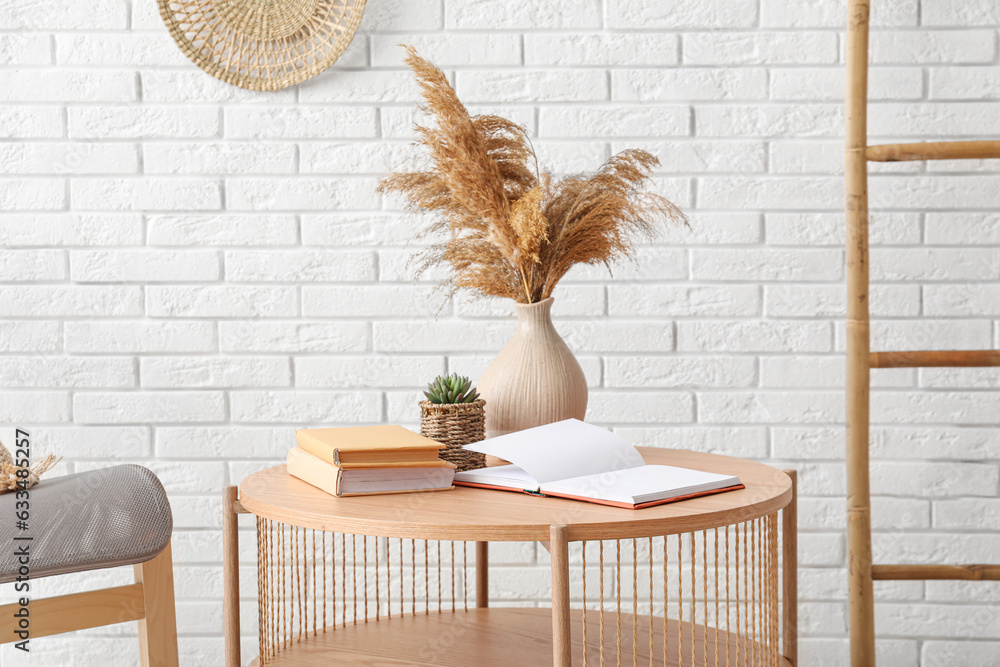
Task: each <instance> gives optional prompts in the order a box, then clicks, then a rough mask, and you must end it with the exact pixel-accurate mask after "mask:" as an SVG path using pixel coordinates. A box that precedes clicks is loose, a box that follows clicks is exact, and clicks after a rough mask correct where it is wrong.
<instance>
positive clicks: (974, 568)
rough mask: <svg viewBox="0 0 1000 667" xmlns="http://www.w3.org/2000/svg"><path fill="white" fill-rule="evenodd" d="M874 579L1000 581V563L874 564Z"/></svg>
mask: <svg viewBox="0 0 1000 667" xmlns="http://www.w3.org/2000/svg"><path fill="white" fill-rule="evenodd" d="M872 579H876V580H882V581H887V580H893V581H898V580H902V579H919V580H926V579H961V580H966V581H1000V565H872Z"/></svg>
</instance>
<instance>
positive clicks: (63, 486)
mask: <svg viewBox="0 0 1000 667" xmlns="http://www.w3.org/2000/svg"><path fill="white" fill-rule="evenodd" d="M24 500H25V499H24V498H23V497H21V498H18V497H17V494H15V493H13V492H8V493H5V494H3V495H0V515H2V516H4V517H6V520H4V521H2V522H0V543H2V544H4V545H5V548H4V549H3V551H2V552H0V583H7V582H14V583H15V586H16V588H15V591H16V595H18V596H19V597H22V596H23V597H27V598H30V602H29V604H28V605H27V606H26V607H22V605H21V604H20V601H18V602H14V603H12V604H7V605H3V606H0V644H8V643H15V644H18V643H20V642H24V641H25V640H26V639H27V640H29V641H30V640H35V639H38V638H40V637H47V636H49V635H55V634H61V633H63V632H72V631H74V630H85V629H88V628H96V627H100V626H104V625H113V624H116V623H124V622H127V621H138V622H139V649H140V656H141V664H142V666H143V667H178V656H177V621H176V616H175V613H176V612H175V610H174V578H173V570H172V560H171V556H170V536H171V533H172V531H173V519H172V516H171V513H170V505H169V503H168V502H167V496H166V494H165V493H164V491H163V486H162V485H161V484H160V482H159V480H158V479H157V478H156V476H155V475H153V473H152V472H150V471H149V470H147V469H146V468H143V467H141V466H136V465H121V466H114V467H112V468H105V469H103V470H95V471H93V472H86V473H79V474H76V475H66V476H64V477H55V478H52V479H46V480H45V481H43V482H42V483H41V484H40V485H38V486H37V487H34V488H32V489H30V490H29V494H28V499H27V502H28V505H27V507H28V515H27V518H26V528H23V527H20V526H18V525H17V524H16V523H15V504H16V503H17V502H24ZM23 507H24V506H23V505H22V506H17V509H18V511H20V510H22V509H23ZM21 545H24V549H26V550H27V552H28V555H27V556H26V557H25V556H23V555H22V556H19V555H17V552H16V548H15V547H20V546H21ZM25 560H26V561H27V562H25ZM125 565H132V566H133V568H134V570H135V583H133V584H129V585H126V586H118V587H115V588H106V589H102V590H96V591H87V592H84V593H74V594H70V595H60V596H58V597H50V598H40V599H36V598H35V596H34V595H33V594H32V588H33V584H34V581H35V580H37V579H39V578H41V577H46V576H51V575H56V574H70V573H76V572H84V571H88V570H95V569H101V568H109V567H120V566H125ZM25 586H27V588H25ZM24 609H26V610H27V611H23V610H24ZM27 648H28V649H29V650H32V651H35V650H37V649H35V648H34V647H32V646H30V644H29V645H27Z"/></svg>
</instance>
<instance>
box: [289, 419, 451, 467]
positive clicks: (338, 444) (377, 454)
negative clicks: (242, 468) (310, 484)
mask: <svg viewBox="0 0 1000 667" xmlns="http://www.w3.org/2000/svg"><path fill="white" fill-rule="evenodd" d="M295 439H296V441H298V443H299V447H301V448H302V449H304V450H306V451H307V452H309V453H310V454H312V455H314V456H318V457H319V458H321V459H323V460H324V461H328V462H330V463H333V464H335V465H340V464H342V463H378V464H380V465H387V464H390V463H391V464H402V465H405V466H409V465H411V464H412V463H414V462H417V461H435V460H437V458H438V450H439V449H443V448H444V445H442V444H441V443H439V442H436V441H434V440H431V439H430V438H425V437H424V436H422V435H420V434H419V433H414V432H413V431H411V430H409V429H406V428H403V427H402V426H396V425H383V426H348V427H344V428H304V429H299V430H298V431H296V432H295Z"/></svg>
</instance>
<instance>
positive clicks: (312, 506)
mask: <svg viewBox="0 0 1000 667" xmlns="http://www.w3.org/2000/svg"><path fill="white" fill-rule="evenodd" d="M639 450H640V451H641V452H642V455H643V457H644V458H645V459H646V462H647V463H658V464H665V465H677V466H683V467H687V468H693V469H696V470H705V471H710V472H718V473H727V474H734V475H738V476H739V478H740V480H741V481H742V482H743V483H744V484H745V485H746V488H745V489H741V490H738V491H730V492H727V493H720V494H717V495H712V496H706V497H702V498H694V499H691V500H685V501H682V502H677V503H671V504H667V505H661V506H658V507H649V508H646V509H641V510H627V509H619V508H615V507H606V506H602V505H594V504H592V503H584V502H579V501H574V500H563V499H559V498H540V497H537V496H530V495H527V494H519V493H511V492H504V491H491V490H487V489H471V488H457V489H455V490H454V491H451V492H449V493H408V494H401V495H379V496H363V497H356V498H336V497H334V496H330V495H328V494H326V493H324V492H323V491H320V490H319V489H317V488H315V487H312V486H310V485H309V484H306V483H305V482H303V481H301V480H298V479H295V478H294V477H291V476H289V475H288V474H287V473H286V472H285V467H284V466H276V467H274V468H269V469H267V470H263V471H261V472H259V473H255V474H253V475H251V476H250V477H248V478H247V479H245V480H244V481H243V483H242V484H240V502H241V503H242V504H243V506H244V507H245V508H246V509H247V510H249V511H250V512H253V513H254V514H256V515H258V516H262V517H266V518H269V519H272V520H275V521H280V522H283V523H286V524H291V525H295V526H301V527H304V528H315V529H318V530H328V531H340V532H348V533H356V534H365V535H379V536H383V537H402V538H414V539H431V540H470V541H475V540H480V541H483V540H485V541H528V540H542V541H544V540H547V539H549V528H550V526H552V525H556V524H564V525H566V526H567V527H568V533H569V540H571V541H578V540H585V539H586V540H595V539H616V538H619V539H625V538H632V537H647V536H651V535H673V534H676V533H683V532H689V531H692V530H702V529H707V528H713V527H716V526H723V525H728V524H732V523H736V522H740V521H747V520H749V519H752V518H756V517H760V516H763V515H765V514H770V513H772V512H775V511H777V510H779V509H781V508H783V507H784V506H785V505H787V504H788V502H789V501H790V500H791V497H792V487H791V480H790V479H789V478H788V476H787V475H786V474H785V473H783V472H781V471H780V470H777V469H775V468H772V467H770V466H767V465H764V464H761V463H755V462H753V461H747V460H745V459H738V458H734V457H730V456H720V455H716V454H705V453H702V452H691V451H684V450H674V449H658V448H651V447H640V448H639Z"/></svg>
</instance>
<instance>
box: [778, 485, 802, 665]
mask: <svg viewBox="0 0 1000 667" xmlns="http://www.w3.org/2000/svg"><path fill="white" fill-rule="evenodd" d="M785 474H787V475H788V476H789V477H791V478H792V502H790V503H788V505H786V506H785V508H784V509H783V510H781V523H782V526H781V557H782V559H783V560H784V563H783V565H784V567H783V568H782V573H781V576H782V581H781V589H782V591H781V593H782V595H781V597H782V600H781V602H782V610H781V611H782V625H784V629H783V634H784V640H785V641H784V646H783V647H782V651H781V652H782V654H783V655H784V656H785V658H787V659H788V662H789V664H791V665H792V667H795V665H797V664H798V660H799V655H798V643H799V610H798V604H799V593H798V530H799V528H798V512H797V509H796V508H797V505H798V488H797V485H798V478H797V475H796V472H795V471H794V470H786V471H785Z"/></svg>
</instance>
